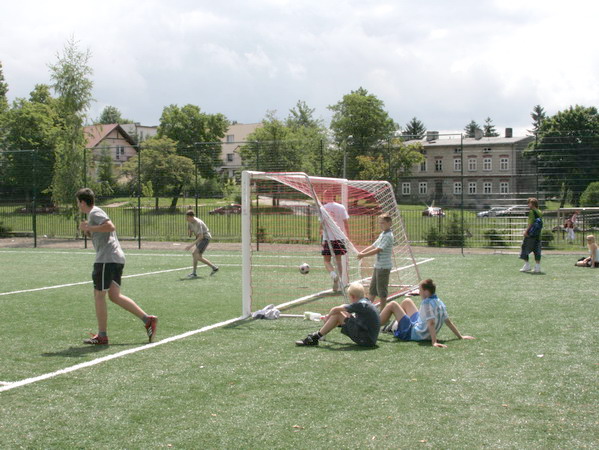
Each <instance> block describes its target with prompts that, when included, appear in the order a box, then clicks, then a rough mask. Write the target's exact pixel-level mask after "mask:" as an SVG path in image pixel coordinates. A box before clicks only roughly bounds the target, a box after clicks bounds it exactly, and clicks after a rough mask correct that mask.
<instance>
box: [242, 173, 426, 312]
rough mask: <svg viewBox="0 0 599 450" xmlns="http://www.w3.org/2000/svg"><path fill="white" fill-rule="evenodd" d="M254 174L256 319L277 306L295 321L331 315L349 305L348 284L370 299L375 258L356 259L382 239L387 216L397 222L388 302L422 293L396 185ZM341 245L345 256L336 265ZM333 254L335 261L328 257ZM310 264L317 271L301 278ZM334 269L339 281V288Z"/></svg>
mask: <svg viewBox="0 0 599 450" xmlns="http://www.w3.org/2000/svg"><path fill="white" fill-rule="evenodd" d="M250 174H251V178H250V182H249V188H250V192H249V195H245V196H244V199H246V201H249V203H250V204H249V205H246V207H247V211H249V213H250V221H249V224H250V230H251V233H250V235H251V245H250V246H249V249H250V253H251V258H250V267H251V276H250V280H251V282H250V285H249V286H245V287H244V289H249V290H250V296H249V297H250V298H251V311H252V312H253V311H257V310H260V309H262V308H264V307H265V306H267V305H269V304H274V305H277V306H280V307H281V308H284V309H287V311H284V312H291V313H295V314H297V313H302V312H303V311H313V312H320V313H326V312H328V310H329V309H330V308H331V307H332V306H335V305H338V304H341V303H344V302H345V301H346V298H345V296H344V294H343V288H344V287H345V286H347V285H348V284H349V283H351V282H354V281H361V282H362V283H363V284H364V286H365V288H366V292H368V287H369V283H370V278H371V276H372V272H373V266H374V260H375V257H374V256H372V257H366V258H363V259H361V260H358V259H357V257H356V255H357V253H358V252H359V251H361V250H363V249H364V248H366V247H368V246H369V245H371V244H372V243H374V242H375V240H376V239H377V237H378V236H379V234H380V233H381V229H380V225H379V216H380V215H381V214H388V215H389V216H390V217H391V218H392V221H393V225H392V228H391V229H392V231H393V235H394V246H393V257H392V260H393V268H392V269H391V274H390V280H389V297H391V298H392V297H394V296H399V295H402V294H405V293H407V292H410V291H412V290H413V289H415V288H416V287H417V285H418V282H419V279H420V277H419V273H418V267H417V265H416V262H415V259H414V257H413V255H412V251H411V248H410V245H409V242H408V238H407V235H406V232H405V228H404V225H403V222H402V220H401V216H400V213H399V209H398V207H397V203H396V201H395V196H394V194H393V189H392V187H391V185H390V184H389V183H387V182H383V181H350V180H343V179H335V178H321V177H311V176H308V175H306V174H303V173H256V172H252V173H250ZM343 210H345V211H346V212H347V221H344V220H343V218H344V213H343ZM323 238H324V239H323ZM323 242H324V244H323ZM340 244H341V245H342V246H343V247H344V248H345V249H346V254H345V255H343V256H339V257H337V256H335V250H336V248H335V247H338V246H339V245H340ZM327 249H328V253H329V254H330V255H331V256H330V258H325V257H324V256H323V255H322V253H323V251H324V253H327V251H326V250H327ZM326 259H329V260H330V264H331V266H329V268H328V269H327V264H326V261H325V260H326ZM303 264H308V265H309V266H310V271H309V273H307V274H303V273H302V272H301V271H300V266H302V265H303ZM331 268H332V269H333V270H334V272H335V273H336V274H337V275H338V281H337V282H336V283H335V282H334V281H333V279H332V277H331V274H330V270H329V269H331ZM335 290H338V292H335Z"/></svg>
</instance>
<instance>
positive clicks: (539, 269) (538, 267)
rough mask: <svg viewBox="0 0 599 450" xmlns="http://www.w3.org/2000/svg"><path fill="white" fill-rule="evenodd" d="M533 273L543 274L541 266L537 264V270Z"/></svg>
mask: <svg viewBox="0 0 599 450" xmlns="http://www.w3.org/2000/svg"><path fill="white" fill-rule="evenodd" d="M533 272H534V273H541V265H540V264H535V270H534V271H533Z"/></svg>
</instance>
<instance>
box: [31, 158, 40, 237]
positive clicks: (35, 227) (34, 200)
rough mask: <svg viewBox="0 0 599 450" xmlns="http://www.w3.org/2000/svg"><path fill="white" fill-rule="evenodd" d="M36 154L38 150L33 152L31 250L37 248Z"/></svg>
mask: <svg viewBox="0 0 599 450" xmlns="http://www.w3.org/2000/svg"><path fill="white" fill-rule="evenodd" d="M37 152H38V150H33V161H32V162H33V168H32V169H33V170H32V172H33V199H32V200H33V201H32V203H33V216H32V217H31V219H32V224H31V225H32V226H33V248H37V215H36V209H37V201H36V200H37V170H36V169H37V164H36V161H37Z"/></svg>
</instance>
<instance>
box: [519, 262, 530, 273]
mask: <svg viewBox="0 0 599 450" xmlns="http://www.w3.org/2000/svg"><path fill="white" fill-rule="evenodd" d="M520 270H522V271H526V270H530V264H529V263H528V261H526V262H525V263H524V265H523V266H522V269H520Z"/></svg>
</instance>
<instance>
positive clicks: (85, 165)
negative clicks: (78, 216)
mask: <svg viewBox="0 0 599 450" xmlns="http://www.w3.org/2000/svg"><path fill="white" fill-rule="evenodd" d="M86 150H87V149H86V148H85V147H83V186H85V187H87V151H86ZM83 248H87V233H83Z"/></svg>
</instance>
